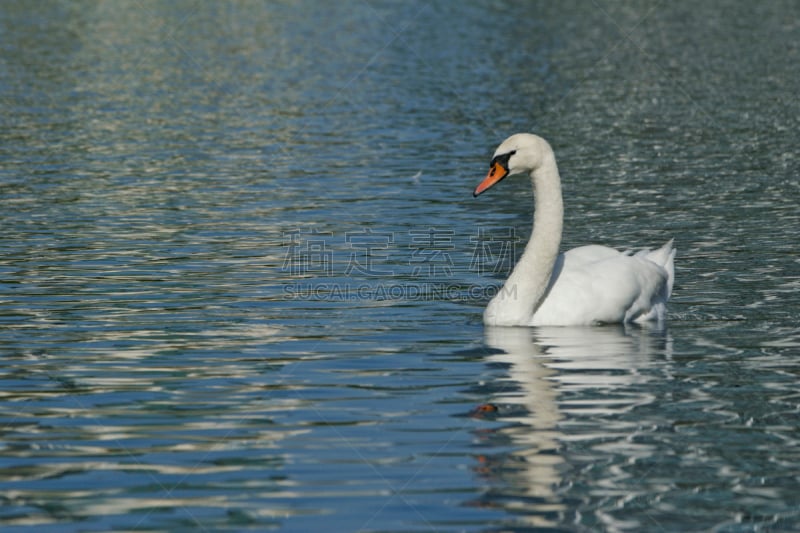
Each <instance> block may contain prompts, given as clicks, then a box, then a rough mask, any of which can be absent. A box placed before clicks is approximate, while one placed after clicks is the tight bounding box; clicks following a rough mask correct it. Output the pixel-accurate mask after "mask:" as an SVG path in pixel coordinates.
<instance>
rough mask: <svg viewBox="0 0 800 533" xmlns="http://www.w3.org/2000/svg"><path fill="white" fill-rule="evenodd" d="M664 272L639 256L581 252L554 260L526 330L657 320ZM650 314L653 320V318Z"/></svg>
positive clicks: (593, 248)
mask: <svg viewBox="0 0 800 533" xmlns="http://www.w3.org/2000/svg"><path fill="white" fill-rule="evenodd" d="M668 279H669V275H668V272H667V270H666V269H665V268H664V267H663V266H661V265H658V264H656V263H655V262H653V261H651V260H650V259H648V257H647V256H646V255H644V254H641V255H640V254H636V255H627V254H624V253H620V252H618V251H616V250H614V249H613V248H607V247H605V246H583V247H581V248H576V249H574V250H570V251H568V252H566V253H564V254H562V255H560V256H559V258H558V260H557V261H556V265H555V269H554V271H553V278H552V280H551V284H550V287H549V289H548V292H547V295H546V296H545V298H544V301H543V302H542V304H541V305H540V306H539V308H538V309H537V310H536V313H535V314H534V316H533V320H532V323H531V325H561V324H595V323H599V322H609V323H611V322H626V321H635V320H640V319H646V318H654V317H658V316H661V315H662V314H663V312H664V303H665V302H666V300H667V298H668V297H669V292H668ZM653 313H655V314H653Z"/></svg>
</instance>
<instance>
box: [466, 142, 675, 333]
mask: <svg viewBox="0 0 800 533" xmlns="http://www.w3.org/2000/svg"><path fill="white" fill-rule="evenodd" d="M521 173H528V174H529V176H530V179H531V185H532V187H533V195H534V215H533V231H532V233H531V237H530V240H529V241H528V244H527V245H526V246H525V251H524V252H523V254H522V256H521V257H520V259H519V261H518V262H517V264H516V265H515V266H514V270H513V271H512V272H511V275H510V276H509V277H508V279H507V280H506V282H505V284H504V285H503V287H502V289H500V290H499V291H498V292H497V294H495V296H494V297H493V298H492V300H491V301H490V302H489V304H488V305H487V306H486V310H485V311H484V313H483V322H484V324H486V325H488V326H578V325H595V324H605V323H620V322H637V323H643V322H646V321H649V320H657V321H659V322H660V321H663V320H664V318H665V315H666V303H667V300H668V299H669V297H670V294H671V293H672V285H673V280H674V278H675V267H674V266H673V260H674V258H675V249H673V247H672V242H673V240H672V239H671V240H670V241H669V242H667V243H666V244H665V245H664V246H662V247H661V248H659V249H657V250H654V251H650V250H641V251H639V252H637V253H635V254H634V253H632V252H630V251H625V252H619V251H617V250H615V249H613V248H609V247H607V246H600V245H587V246H581V247H579V248H574V249H572V250H568V251H566V252H564V253H561V254H559V246H560V244H561V231H562V226H563V222H564V205H563V202H562V199H561V178H560V177H559V174H558V167H557V166H556V158H555V154H554V153H553V149H552V148H551V147H550V145H549V144H548V142H547V141H545V140H544V139H543V138H541V137H539V136H537V135H533V134H530V133H518V134H516V135H512V136H511V137H509V138H508V139H506V140H505V141H503V142H502V143H501V144H500V146H499V147H498V148H497V150H496V151H495V153H494V157H493V158H492V161H491V163H490V167H489V173H488V174H487V176H486V178H485V179H484V180H483V181H482V182H481V183H480V184H479V185H478V186H477V187H476V188H475V191H474V192H473V196H476V197H477V196H478V195H480V194H481V193H483V192H485V191H486V190H487V189H489V188H490V187H492V186H493V185H496V184H497V183H498V182H499V181H500V180H502V179H503V178H505V177H506V176H511V175H513V174H521Z"/></svg>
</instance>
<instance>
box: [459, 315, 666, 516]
mask: <svg viewBox="0 0 800 533" xmlns="http://www.w3.org/2000/svg"><path fill="white" fill-rule="evenodd" d="M485 343H486V346H487V347H488V348H489V349H490V350H489V351H490V353H489V354H488V355H487V356H486V361H487V363H489V365H490V366H500V367H501V368H502V369H503V372H504V374H505V375H504V376H502V377H500V378H499V379H493V380H491V381H490V382H488V383H486V384H484V385H483V388H482V390H481V391H480V392H481V393H482V394H483V395H485V396H486V397H487V400H488V403H486V404H484V405H482V406H480V407H479V408H477V409H476V410H475V411H474V412H473V416H475V417H476V418H491V419H496V420H497V421H499V422H503V423H504V424H503V425H502V426H500V427H496V428H493V429H489V430H486V429H485V428H481V430H478V432H477V434H478V437H479V440H480V441H482V442H481V444H482V445H486V447H487V448H491V449H493V450H494V449H498V448H505V449H506V450H509V451H504V452H501V453H493V454H491V455H479V456H478V459H477V460H478V465H477V466H476V471H477V472H478V473H479V475H480V476H482V477H484V478H485V479H486V481H488V484H489V488H488V490H487V492H485V493H484V494H483V495H482V496H481V498H479V499H478V500H477V501H473V502H471V504H472V505H478V506H486V507H498V508H503V509H505V510H507V511H509V512H511V513H513V514H515V515H518V516H519V520H520V521H521V522H522V523H524V524H525V525H527V526H534V527H553V526H555V525H558V524H563V523H564V521H565V520H567V521H571V519H570V518H567V517H565V516H564V515H565V513H566V512H567V510H568V506H567V504H566V503H564V502H565V501H566V498H568V497H569V496H568V494H567V493H568V491H569V487H570V484H571V483H570V482H569V481H568V479H566V477H567V476H570V472H574V469H575V468H579V467H580V465H576V464H570V459H569V457H567V452H568V451H569V446H570V443H571V442H578V441H583V442H587V441H594V440H597V439H599V440H600V442H603V443H604V445H608V446H610V447H611V448H614V444H613V442H615V441H619V442H620V449H622V450H623V451H621V453H623V454H625V455H628V456H631V455H633V456H638V457H641V456H643V455H644V456H647V455H649V454H650V453H651V451H650V449H649V447H639V448H638V449H637V446H636V445H634V444H631V443H630V442H629V437H630V434H631V433H632V432H635V431H636V425H635V423H633V422H625V421H623V420H620V419H619V418H620V416H619V415H622V414H624V413H626V412H628V411H630V410H632V409H634V408H635V407H636V406H640V405H646V404H649V403H652V402H653V401H654V396H653V395H652V394H650V393H648V392H647V390H646V386H645V384H646V383H647V382H648V381H649V380H650V379H652V378H651V376H648V373H646V372H642V370H644V369H645V368H646V367H648V366H649V365H651V364H652V363H653V361H654V359H655V358H656V356H658V357H663V356H664V354H665V353H666V354H667V356H668V354H669V352H670V349H669V344H670V340H669V336H668V335H667V332H666V330H665V329H664V328H659V329H647V328H641V327H638V326H622V325H619V326H604V327H593V328H582V327H575V328H570V327H567V328H565V327H542V328H506V327H487V328H486V330H485ZM582 448H583V447H582ZM617 452H619V450H614V453H617ZM586 453H589V454H592V453H595V451H594V449H593V448H591V447H590V448H589V449H583V451H582V454H584V455H585V454H586ZM585 460H586V457H584V456H582V458H581V459H579V461H580V462H581V463H582V462H583V461H585ZM595 475H597V476H598V478H600V477H613V476H614V475H615V474H612V473H610V472H606V473H599V474H595ZM593 477H594V475H593ZM569 498H570V499H571V500H572V499H574V496H573V497H569ZM573 507H574V506H573Z"/></svg>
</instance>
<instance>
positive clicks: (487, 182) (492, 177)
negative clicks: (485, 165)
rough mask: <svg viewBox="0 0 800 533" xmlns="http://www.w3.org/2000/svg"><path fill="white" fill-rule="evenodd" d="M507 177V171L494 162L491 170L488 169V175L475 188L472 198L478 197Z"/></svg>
mask: <svg viewBox="0 0 800 533" xmlns="http://www.w3.org/2000/svg"><path fill="white" fill-rule="evenodd" d="M507 175H508V170H506V169H505V168H504V167H503V165H501V164H500V163H498V162H495V163H494V164H493V165H492V168H490V169H489V173H488V174H487V175H486V178H484V180H483V181H482V182H481V183H480V184H479V185H478V186H477V187H475V191H474V192H473V193H472V196H478V195H479V194H480V193H482V192H483V191H485V190H486V189H488V188H489V187H491V186H492V185H494V184H495V183H497V182H498V181H500V180H501V179H503V178H505V177H506V176H507Z"/></svg>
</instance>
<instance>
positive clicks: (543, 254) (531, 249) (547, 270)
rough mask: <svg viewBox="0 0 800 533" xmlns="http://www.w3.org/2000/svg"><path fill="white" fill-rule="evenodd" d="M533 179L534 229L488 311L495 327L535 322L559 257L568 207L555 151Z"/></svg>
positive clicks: (486, 314) (535, 172)
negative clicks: (534, 316)
mask: <svg viewBox="0 0 800 533" xmlns="http://www.w3.org/2000/svg"><path fill="white" fill-rule="evenodd" d="M530 177H531V185H532V187H533V197H534V213H533V230H532V232H531V238H530V240H529V241H528V244H527V246H525V251H524V252H523V254H522V257H520V259H519V262H517V264H516V266H515V267H514V271H513V272H512V273H511V275H510V276H509V277H508V280H506V283H505V285H503V289H502V290H501V291H500V292H499V293H497V295H496V296H495V297H494V298H493V299H492V301H491V302H489V306H488V307H487V308H486V313H485V316H486V318H487V319H491V323H493V324H495V325H507V326H514V325H529V324H530V323H531V320H532V319H533V315H534V313H535V312H536V309H537V308H538V307H539V305H540V304H541V302H542V300H543V299H544V296H545V294H546V292H547V289H548V286H549V284H550V277H551V276H552V274H553V266H554V265H555V262H556V259H557V257H558V248H559V245H560V244H561V230H562V225H563V221H564V204H563V202H562V200H561V179H560V177H559V175H558V167H557V166H556V161H555V156H554V155H553V154H552V152H551V153H550V154H549V155H548V156H547V157H545V160H544V163H543V164H541V165H540V166H539V168H537V169H536V170H534V171H532V172H531V174H530Z"/></svg>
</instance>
